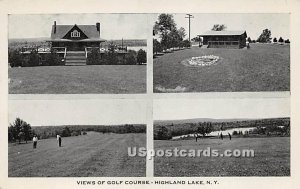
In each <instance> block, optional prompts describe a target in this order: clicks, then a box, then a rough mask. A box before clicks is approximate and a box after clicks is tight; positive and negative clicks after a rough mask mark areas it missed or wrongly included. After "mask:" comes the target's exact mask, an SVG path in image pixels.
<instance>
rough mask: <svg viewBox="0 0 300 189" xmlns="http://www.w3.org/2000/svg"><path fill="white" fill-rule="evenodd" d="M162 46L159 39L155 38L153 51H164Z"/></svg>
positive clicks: (155, 52)
mask: <svg viewBox="0 0 300 189" xmlns="http://www.w3.org/2000/svg"><path fill="white" fill-rule="evenodd" d="M162 50H163V49H162V46H161V44H160V42H159V41H157V39H153V53H154V54H157V53H159V52H162Z"/></svg>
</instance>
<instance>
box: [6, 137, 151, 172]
mask: <svg viewBox="0 0 300 189" xmlns="http://www.w3.org/2000/svg"><path fill="white" fill-rule="evenodd" d="M62 144H63V147H61V148H59V147H58V145H57V141H56V139H46V140H41V141H39V142H38V148H37V149H32V143H30V144H21V145H11V144H10V145H9V148H8V175H9V177H98V176H99V177H102V176H105V177H125V176H126V177H140V176H145V175H146V158H145V157H128V155H127V147H130V146H131V147H133V146H137V147H139V146H141V147H145V146H146V135H145V134H99V133H93V132H89V133H88V135H84V136H77V137H67V138H63V143H62ZM18 152H19V153H18Z"/></svg>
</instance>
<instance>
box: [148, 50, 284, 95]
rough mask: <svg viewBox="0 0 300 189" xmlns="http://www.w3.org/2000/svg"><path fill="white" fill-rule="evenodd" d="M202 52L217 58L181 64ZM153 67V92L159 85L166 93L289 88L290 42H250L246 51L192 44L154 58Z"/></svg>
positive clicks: (278, 89)
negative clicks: (211, 62)
mask: <svg viewBox="0 0 300 189" xmlns="http://www.w3.org/2000/svg"><path fill="white" fill-rule="evenodd" d="M203 55H216V56H219V57H220V60H219V61H218V62H217V64H216V65H212V66H207V67H189V66H185V65H183V64H181V61H182V60H184V59H187V58H191V57H196V56H203ZM153 66H154V67H153V69H154V76H153V77H154V91H155V92H164V91H162V90H161V88H163V89H166V90H165V91H169V92H170V91H171V92H172V91H174V92H176V91H177V92H216V91H218V92H227V91H228V92H229V91H233V92H236V91H289V90H290V46H289V45H273V44H251V48H250V49H247V50H246V49H223V48H211V49H210V48H208V49H204V48H203V49H200V48H199V47H192V48H191V49H186V50H181V51H175V52H173V53H168V54H165V55H163V56H160V57H157V58H155V59H154V62H153ZM176 87H177V88H179V89H185V90H184V91H182V90H175V89H176Z"/></svg>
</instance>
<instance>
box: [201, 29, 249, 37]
mask: <svg viewBox="0 0 300 189" xmlns="http://www.w3.org/2000/svg"><path fill="white" fill-rule="evenodd" d="M243 34H246V36H247V33H246V31H245V30H243V31H207V32H205V33H204V34H202V35H200V36H219V35H220V36H221V35H243Z"/></svg>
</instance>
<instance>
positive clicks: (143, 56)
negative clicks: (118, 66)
mask: <svg viewBox="0 0 300 189" xmlns="http://www.w3.org/2000/svg"><path fill="white" fill-rule="evenodd" d="M136 61H137V63H138V64H142V63H146V62H147V53H146V51H144V50H143V49H140V50H139V51H138V53H137V57H136Z"/></svg>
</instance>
